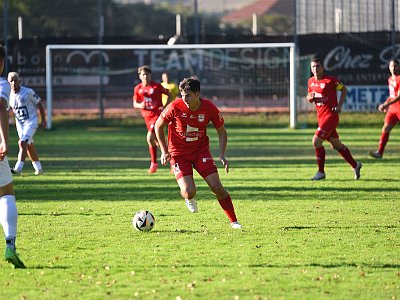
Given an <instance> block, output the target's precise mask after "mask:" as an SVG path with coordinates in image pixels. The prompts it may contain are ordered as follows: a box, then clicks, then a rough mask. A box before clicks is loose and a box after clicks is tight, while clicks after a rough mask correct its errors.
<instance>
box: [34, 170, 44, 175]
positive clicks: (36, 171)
mask: <svg viewBox="0 0 400 300" xmlns="http://www.w3.org/2000/svg"><path fill="white" fill-rule="evenodd" d="M35 175H36V176H38V175H43V170H42V169H40V170H35Z"/></svg>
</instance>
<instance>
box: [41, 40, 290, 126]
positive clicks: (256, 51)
mask: <svg viewBox="0 0 400 300" xmlns="http://www.w3.org/2000/svg"><path fill="white" fill-rule="evenodd" d="M113 51H125V52H124V55H125V58H122V57H124V56H123V55H120V54H116V52H113ZM119 53H122V52H119ZM129 55H130V56H129ZM163 55H164V56H163ZM78 56H79V58H78ZM95 57H96V58H95ZM110 57H117V58H118V59H119V61H121V60H122V59H123V60H124V64H125V66H124V67H121V66H119V67H118V68H113V65H112V64H113V63H112V62H110V61H112V59H111V58H110ZM79 59H80V62H78V60H79ZM89 62H90V63H91V65H88V63H89ZM67 64H69V65H67ZM83 64H86V65H85V66H84V65H83ZM104 64H109V66H108V65H107V66H106V68H103V67H104ZM117 64H118V63H117ZM144 64H146V65H150V67H151V68H152V70H153V73H154V70H158V71H160V70H162V69H164V70H168V72H169V71H170V70H171V69H179V68H181V69H182V70H181V71H182V72H183V71H185V72H186V73H182V72H181V73H179V74H178V75H177V77H178V76H180V77H179V78H178V79H179V80H181V79H182V78H183V77H182V76H183V75H196V76H198V75H199V74H198V72H200V76H199V77H200V79H201V81H202V92H203V91H206V92H207V93H208V95H207V96H210V97H212V96H213V95H214V94H213V93H222V94H223V93H225V94H229V93H231V92H232V89H234V90H235V95H234V96H228V97H236V95H238V96H237V97H238V100H237V103H239V104H238V106H239V107H241V108H242V109H243V105H244V104H243V102H244V100H243V99H245V100H249V102H247V103H256V102H257V103H258V102H261V101H263V100H265V99H266V102H268V101H269V102H268V103H272V102H273V101H274V100H275V102H276V99H277V98H279V97H281V96H280V94H279V93H280V92H276V91H275V90H274V91H272V89H277V88H278V87H279V88H280V89H281V90H282V91H284V90H287V92H285V93H286V95H284V96H282V97H284V98H285V101H286V102H288V104H289V105H288V108H289V112H290V127H291V128H295V127H296V126H297V100H296V98H297V96H296V94H297V78H296V77H297V76H296V73H297V71H296V70H297V67H296V66H297V63H296V46H295V44H294V43H248V44H188V45H172V46H168V45H47V46H46V96H47V97H46V99H47V102H46V103H47V128H48V129H51V128H52V118H53V109H54V99H55V98H54V97H55V95H56V96H57V97H63V96H62V95H61V94H62V93H61V92H58V91H57V90H56V88H57V87H58V85H63V90H62V92H63V93H68V92H69V93H70V95H71V94H72V93H73V92H74V91H73V89H72V88H69V87H72V86H73V85H74V84H75V85H83V84H82V82H84V81H85V82H89V81H90V80H91V81H90V84H91V85H92V88H94V87H98V86H100V85H101V86H103V84H106V85H107V84H112V81H113V80H112V79H110V78H111V77H112V76H117V75H120V76H121V74H123V75H124V76H125V77H127V76H126V75H127V74H129V77H130V79H131V81H132V78H135V79H137V74H136V69H137V67H139V66H140V65H144ZM277 70H278V71H277ZM282 70H283V71H282ZM214 71H215V72H216V73H215V74H214ZM274 72H275V73H274ZM210 74H212V76H211V77H210V78H209V79H207V80H205V82H203V78H205V77H207V76H209V75H210ZM104 77H106V80H105V79H104ZM278 77H279V78H278ZM153 80H154V81H159V80H157V78H154V77H153ZM114 81H117V80H114ZM217 81H218V84H217V83H216V82H217ZM214 83H215V84H214ZM132 86H133V81H132V85H128V87H127V90H128V91H129V92H131V90H130V89H131V87H132ZM266 88H268V91H265V89H266ZM81 89H83V88H81ZM81 89H80V90H81ZM115 89H117V88H115V87H114V90H115ZM119 89H120V90H121V87H119ZM123 89H125V88H123ZM207 89H208V90H207ZM263 89H264V90H263ZM80 90H79V91H80ZM244 90H245V91H250V90H251V91H252V93H253V94H256V93H257V92H254V91H260V94H257V95H254V97H253V94H252V95H251V96H250V95H247V94H245V92H243V91H244ZM54 93H55V94H54ZM60 95H61V96H60ZM76 97H78V98H79V96H76ZM213 98H215V99H223V97H222V96H219V94H218V96H215V97H213ZM264 98H265V99H264ZM221 101H222V100H221ZM250 101H251V102H250ZM60 102H61V101H60ZM221 103H222V102H221ZM223 103H224V105H228V106H229V104H230V103H229V102H226V103H228V104H226V103H225V102H223ZM272 105H274V104H272Z"/></svg>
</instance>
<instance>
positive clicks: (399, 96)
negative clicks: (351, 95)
mask: <svg viewBox="0 0 400 300" xmlns="http://www.w3.org/2000/svg"><path fill="white" fill-rule="evenodd" d="M389 71H390V74H391V76H390V77H389V79H388V87H389V97H388V98H387V99H386V100H385V102H384V103H382V104H381V105H379V106H378V110H379V111H381V112H386V116H385V121H384V124H383V127H382V135H381V138H380V140H379V148H378V150H376V151H370V152H369V155H370V156H371V157H374V158H382V156H383V152H384V151H385V146H386V144H387V142H388V141H389V135H390V131H391V130H392V128H393V127H394V126H396V124H397V123H398V122H399V121H400V101H399V100H400V75H399V73H400V67H399V63H398V61H396V60H391V61H390V62H389Z"/></svg>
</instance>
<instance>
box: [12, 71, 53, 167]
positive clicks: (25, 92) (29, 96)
mask: <svg viewBox="0 0 400 300" xmlns="http://www.w3.org/2000/svg"><path fill="white" fill-rule="evenodd" d="M8 81H9V82H10V84H11V94H10V106H11V107H12V109H13V111H14V115H15V125H16V127H17V131H18V136H19V141H18V145H19V153H18V160H17V162H16V163H15V166H14V168H12V169H11V172H12V173H13V174H21V172H22V169H23V168H24V164H25V159H26V156H27V155H28V156H29V158H30V159H31V162H32V166H33V168H34V169H35V175H41V174H43V169H42V165H41V163H40V161H39V156H38V154H37V151H36V148H35V144H34V141H33V136H34V135H35V132H36V129H37V127H38V113H37V110H38V109H39V112H40V117H41V126H42V127H43V128H46V126H47V124H46V114H45V111H44V108H43V105H42V103H41V101H40V100H41V99H40V97H39V96H38V95H36V93H35V92H34V91H33V90H32V89H30V88H28V87H25V86H22V85H21V80H20V77H19V74H18V73H16V72H10V73H8Z"/></svg>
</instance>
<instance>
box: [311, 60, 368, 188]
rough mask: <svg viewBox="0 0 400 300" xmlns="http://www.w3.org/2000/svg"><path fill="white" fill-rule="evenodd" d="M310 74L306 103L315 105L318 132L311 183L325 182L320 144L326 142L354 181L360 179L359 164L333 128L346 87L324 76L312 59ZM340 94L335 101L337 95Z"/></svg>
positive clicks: (320, 63)
mask: <svg viewBox="0 0 400 300" xmlns="http://www.w3.org/2000/svg"><path fill="white" fill-rule="evenodd" d="M311 73H312V74H313V76H312V77H311V78H309V79H308V95H307V100H308V101H309V102H310V103H312V102H314V103H315V106H316V108H317V118H318V129H317V130H316V131H315V134H314V138H313V141H312V142H313V145H314V148H315V155H316V158H317V164H318V172H317V173H316V174H315V176H314V177H312V178H311V179H312V180H321V179H325V169H324V168H325V148H324V146H323V145H322V143H323V141H324V140H327V141H328V142H329V143H330V144H331V146H332V148H333V149H335V150H336V151H338V152H339V153H340V155H341V156H342V157H343V158H344V159H345V160H346V161H347V162H348V163H349V165H350V166H351V167H352V168H353V171H354V179H356V180H357V179H360V170H361V167H362V164H361V162H356V161H355V160H354V158H353V156H352V155H351V153H350V150H349V149H348V148H347V147H346V146H345V145H344V144H342V142H341V141H340V139H339V135H338V133H337V131H336V128H337V127H338V125H339V113H340V112H341V111H342V105H343V103H344V100H345V99H346V94H347V90H346V87H345V86H344V85H343V83H341V82H340V81H339V80H337V79H336V78H335V77H332V76H328V75H325V74H324V68H323V66H322V62H321V60H320V59H318V58H314V59H312V60H311ZM338 91H340V92H341V94H340V99H339V102H338V99H337V92H338Z"/></svg>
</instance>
